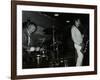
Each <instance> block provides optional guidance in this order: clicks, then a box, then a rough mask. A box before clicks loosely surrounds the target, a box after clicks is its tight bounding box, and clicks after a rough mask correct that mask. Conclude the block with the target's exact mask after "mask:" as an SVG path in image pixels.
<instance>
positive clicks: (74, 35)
mask: <svg viewBox="0 0 100 80" xmlns="http://www.w3.org/2000/svg"><path fill="white" fill-rule="evenodd" d="M71 35H72V40H73V42H74V43H75V44H77V45H81V44H82V35H81V33H80V32H79V30H77V28H74V27H72V29H71Z"/></svg>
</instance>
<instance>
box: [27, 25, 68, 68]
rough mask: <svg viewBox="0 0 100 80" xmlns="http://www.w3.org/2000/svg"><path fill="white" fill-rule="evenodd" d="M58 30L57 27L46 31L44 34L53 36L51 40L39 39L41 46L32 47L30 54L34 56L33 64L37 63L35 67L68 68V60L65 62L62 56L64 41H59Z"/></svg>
mask: <svg viewBox="0 0 100 80" xmlns="http://www.w3.org/2000/svg"><path fill="white" fill-rule="evenodd" d="M57 30H58V29H57V28H56V27H55V26H52V28H46V29H44V30H43V31H44V33H45V34H46V35H47V36H51V38H50V40H49V39H46V38H43V39H39V40H40V41H41V46H39V47H31V48H30V50H28V53H31V54H32V55H33V63H36V65H35V67H37V68H38V67H59V66H68V64H67V60H64V58H63V57H61V56H60V54H61V53H60V49H59V46H60V47H61V46H63V45H62V41H61V40H58V39H57V36H58V35H59V32H58V31H57Z"/></svg>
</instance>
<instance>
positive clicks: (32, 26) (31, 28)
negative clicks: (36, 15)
mask: <svg viewBox="0 0 100 80" xmlns="http://www.w3.org/2000/svg"><path fill="white" fill-rule="evenodd" d="M35 29H36V27H35V25H32V24H31V25H29V26H28V30H29V33H32V32H34V31H35Z"/></svg>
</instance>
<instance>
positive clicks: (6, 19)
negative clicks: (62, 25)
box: [0, 0, 100, 80]
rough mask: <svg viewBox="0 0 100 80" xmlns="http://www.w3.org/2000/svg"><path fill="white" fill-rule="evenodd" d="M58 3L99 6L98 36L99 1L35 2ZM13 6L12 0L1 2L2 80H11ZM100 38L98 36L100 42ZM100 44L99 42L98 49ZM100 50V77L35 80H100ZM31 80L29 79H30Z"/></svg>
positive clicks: (56, 0)
mask: <svg viewBox="0 0 100 80" xmlns="http://www.w3.org/2000/svg"><path fill="white" fill-rule="evenodd" d="M34 1H45V2H58V3H74V4H91V5H98V34H100V32H99V30H100V28H99V26H100V24H99V22H100V17H99V16H100V1H99V0H34ZM10 7H11V4H10V0H0V80H10V73H11V69H10V68H11V11H10V10H11V9H10ZM99 40H100V36H99V35H98V41H99ZM99 47H100V42H98V48H99ZM99 52H100V50H99V49H98V75H88V76H86V75H84V76H70V77H58V78H43V79H34V80H100V63H99V61H100V58H99V56H100V54H99ZM28 80H29V79H28Z"/></svg>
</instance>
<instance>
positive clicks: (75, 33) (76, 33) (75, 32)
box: [71, 19, 84, 66]
mask: <svg viewBox="0 0 100 80" xmlns="http://www.w3.org/2000/svg"><path fill="white" fill-rule="evenodd" d="M80 24H81V22H80V19H77V20H75V24H74V25H73V26H72V28H71V36H72V40H73V42H74V47H75V49H76V52H77V60H76V66H81V65H82V61H83V53H82V52H81V49H82V43H83V37H84V36H83V35H82V33H81V32H80V30H79V29H78V28H79V26H80Z"/></svg>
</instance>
